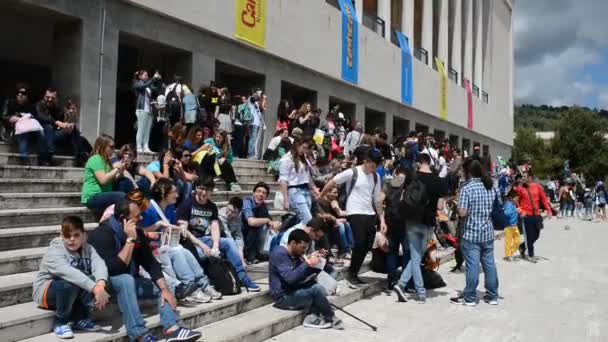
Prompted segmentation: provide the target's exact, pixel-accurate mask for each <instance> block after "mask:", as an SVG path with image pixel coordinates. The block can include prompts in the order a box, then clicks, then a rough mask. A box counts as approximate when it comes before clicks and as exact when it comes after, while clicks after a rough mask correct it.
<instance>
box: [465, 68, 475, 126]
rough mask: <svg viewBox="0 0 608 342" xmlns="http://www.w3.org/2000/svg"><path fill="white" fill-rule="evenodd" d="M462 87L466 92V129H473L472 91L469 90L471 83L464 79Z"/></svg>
mask: <svg viewBox="0 0 608 342" xmlns="http://www.w3.org/2000/svg"><path fill="white" fill-rule="evenodd" d="M464 87H465V88H466V90H467V114H468V115H467V128H468V129H473V90H472V89H471V82H469V80H467V79H465V80H464Z"/></svg>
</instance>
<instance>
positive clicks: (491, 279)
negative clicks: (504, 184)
mask: <svg viewBox="0 0 608 342" xmlns="http://www.w3.org/2000/svg"><path fill="white" fill-rule="evenodd" d="M463 167H464V173H465V178H466V179H467V181H466V182H465V183H464V184H463V185H462V188H461V189H460V195H459V198H458V214H459V216H460V217H463V218H464V220H465V221H464V227H463V236H462V240H461V241H460V249H461V251H462V254H463V255H464V259H465V262H466V264H465V274H466V286H465V288H464V291H463V292H462V295H461V296H459V297H455V298H451V299H450V302H451V303H452V304H458V305H466V306H476V305H477V285H478V284H479V263H481V266H482V267H483V273H484V279H485V288H486V294H485V296H484V298H483V300H484V301H485V302H486V303H488V304H490V305H498V273H497V271H496V264H495V262H494V227H493V225H492V219H491V218H490V215H491V213H492V206H493V203H494V199H495V198H496V197H497V196H498V193H497V191H496V190H495V189H494V188H493V187H492V179H491V178H490V177H489V176H488V174H487V172H485V171H484V170H482V166H481V163H480V162H479V161H477V160H474V159H467V160H466V161H465V162H464V165H463Z"/></svg>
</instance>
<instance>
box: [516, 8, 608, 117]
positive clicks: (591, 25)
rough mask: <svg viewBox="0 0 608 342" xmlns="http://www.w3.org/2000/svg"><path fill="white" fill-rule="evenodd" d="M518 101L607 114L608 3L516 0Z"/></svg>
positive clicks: (517, 102) (519, 102)
mask: <svg viewBox="0 0 608 342" xmlns="http://www.w3.org/2000/svg"><path fill="white" fill-rule="evenodd" d="M513 25H514V27H513V29H514V34H515V35H514V47H515V85H514V87H515V102H516V104H535V105H542V104H547V105H552V106H561V105H573V104H576V105H579V106H587V107H590V108H596V107H597V108H607V109H608V0H516V1H515V5H514V10H513Z"/></svg>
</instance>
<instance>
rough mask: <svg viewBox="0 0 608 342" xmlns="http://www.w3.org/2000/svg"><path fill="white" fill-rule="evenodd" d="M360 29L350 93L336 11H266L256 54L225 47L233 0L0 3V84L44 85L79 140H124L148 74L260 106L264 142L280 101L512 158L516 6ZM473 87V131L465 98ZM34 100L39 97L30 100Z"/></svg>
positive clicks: (380, 14)
mask: <svg viewBox="0 0 608 342" xmlns="http://www.w3.org/2000/svg"><path fill="white" fill-rule="evenodd" d="M354 3H355V8H356V14H357V17H358V18H359V22H360V24H359V70H358V73H359V81H358V84H352V83H348V82H345V81H343V80H342V79H341V77H340V75H341V74H340V70H341V64H340V63H341V39H342V37H341V20H342V16H341V12H340V10H339V9H338V5H337V1H336V0H326V1H324V0H267V1H266V18H267V20H266V44H265V47H264V48H259V47H256V46H253V45H250V44H248V43H246V42H243V41H241V40H238V39H237V38H235V14H236V2H235V1H234V0H206V1H200V0H180V1H164V0H130V1H127V0H82V1H73V0H20V1H15V0H7V1H3V2H2V4H1V5H0V8H1V9H2V10H1V11H0V18H1V20H0V27H2V32H3V33H4V34H3V35H2V36H1V37H0V41H2V46H3V49H1V50H0V70H2V73H3V77H2V80H1V82H0V90H1V91H2V96H12V94H13V92H14V90H13V89H14V84H15V82H16V81H18V80H19V81H26V82H28V83H30V85H31V86H32V89H33V91H35V92H39V94H40V95H39V96H34V97H38V98H39V97H41V96H42V94H41V92H42V89H43V88H44V87H45V86H46V85H47V84H53V85H55V86H56V87H57V88H59V89H60V92H61V94H60V96H63V97H64V98H65V97H71V98H73V99H75V100H76V101H77V102H78V103H79V104H80V107H81V117H82V119H81V128H82V131H83V133H84V135H85V136H87V137H88V138H90V139H92V138H94V137H95V136H96V135H98V134H99V133H108V134H111V135H114V136H116V137H117V140H118V141H119V142H126V141H129V140H133V136H134V134H133V129H132V127H133V123H134V121H135V114H134V110H133V108H134V103H133V95H132V93H131V90H130V86H131V79H132V76H133V73H134V71H135V70H137V69H141V68H145V69H148V70H150V71H154V70H156V69H158V70H159V71H160V72H161V73H162V74H163V75H164V76H165V79H167V78H172V75H174V74H177V75H181V76H183V78H184V80H185V81H186V82H188V83H190V84H192V85H193V88H194V89H198V87H199V86H200V85H201V84H205V83H206V84H208V83H209V82H210V81H211V80H215V81H216V82H218V83H221V84H224V85H226V86H228V87H229V88H231V91H232V94H233V95H234V94H244V93H247V92H249V91H250V90H251V89H252V88H254V87H261V88H263V89H264V91H265V92H266V93H267V94H268V99H269V105H268V108H269V110H268V111H267V113H266V114H265V120H266V122H267V125H268V128H269V129H268V130H267V131H266V137H267V138H268V137H269V136H270V135H271V134H272V133H273V132H272V131H273V129H274V122H275V121H276V108H277V104H278V102H279V100H280V99H281V98H286V97H290V98H292V99H294V100H295V102H300V103H301V102H304V101H310V102H312V103H313V104H314V105H316V106H317V107H319V108H322V109H323V110H324V111H326V110H327V109H329V108H331V107H332V106H334V105H335V104H341V111H342V112H344V113H345V114H348V115H351V116H352V117H353V118H356V119H357V120H359V121H361V122H363V123H364V124H365V127H366V129H368V130H370V129H373V128H375V127H382V128H384V129H385V130H386V132H387V133H388V134H389V136H394V135H398V134H406V133H407V132H408V131H410V130H418V131H427V132H429V133H433V134H435V135H436V136H442V137H445V138H449V139H450V141H452V143H453V144H456V145H458V146H461V147H463V148H464V149H467V150H469V151H471V150H472V148H473V146H474V145H480V146H482V147H483V150H484V151H487V152H489V153H491V154H492V155H494V156H495V155H501V156H510V154H511V153H510V149H511V146H512V142H513V43H512V40H513V38H512V37H513V30H512V6H513V4H512V0H355V1H354ZM394 30H399V31H402V32H404V33H405V35H406V36H408V37H409V38H410V44H411V48H412V50H413V51H414V55H415V57H416V58H415V59H414V61H413V101H412V106H408V105H405V104H402V103H401V79H400V75H401V50H400V49H399V47H398V46H397V45H396V39H394V34H393V31H394ZM435 56H438V57H439V58H440V59H441V60H443V61H444V63H445V65H446V69H447V70H448V71H449V77H450V80H451V81H450V82H449V84H448V90H447V93H448V116H447V119H446V120H442V119H440V118H439V115H438V111H439V82H440V81H439V79H440V77H439V74H438V72H437V71H436V70H435V68H434V63H433V60H434V57H435ZM464 79H467V80H469V81H470V82H471V84H472V89H473V113H474V119H473V122H474V123H473V128H472V129H468V128H467V93H466V90H465V89H464V82H463V80H464ZM34 95H36V94H34ZM266 141H268V140H266Z"/></svg>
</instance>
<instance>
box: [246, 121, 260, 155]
mask: <svg viewBox="0 0 608 342" xmlns="http://www.w3.org/2000/svg"><path fill="white" fill-rule="evenodd" d="M260 131H261V127H260V126H254V125H251V126H249V147H248V148H247V158H249V159H258V157H259V156H258V145H259V143H260Z"/></svg>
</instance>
